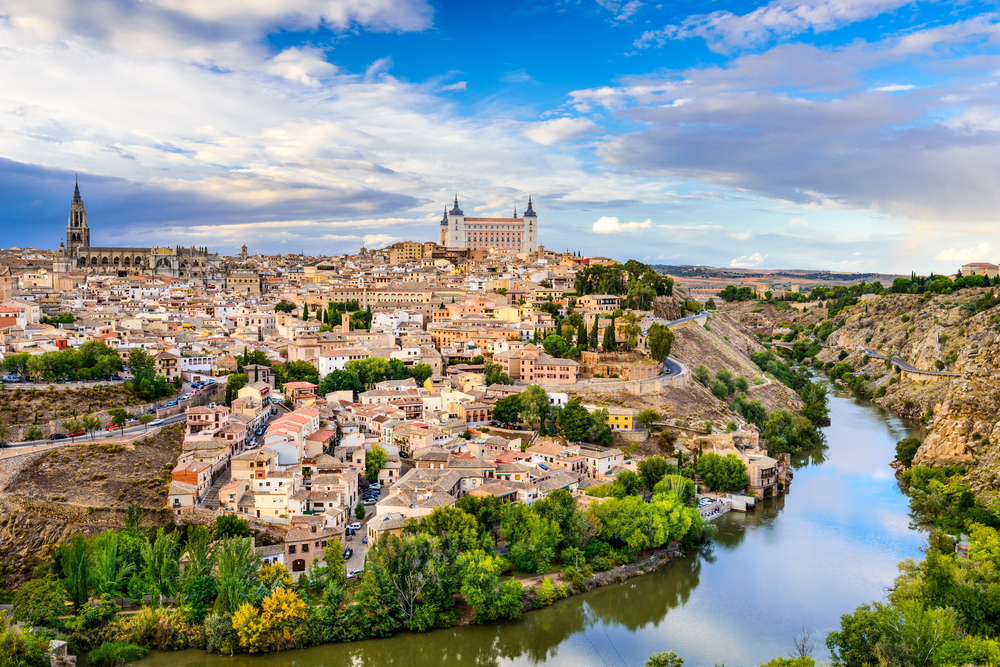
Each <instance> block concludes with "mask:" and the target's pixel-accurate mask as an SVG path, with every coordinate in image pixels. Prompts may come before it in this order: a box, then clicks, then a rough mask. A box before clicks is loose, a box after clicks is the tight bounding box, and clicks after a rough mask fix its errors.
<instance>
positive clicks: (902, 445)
mask: <svg viewBox="0 0 1000 667" xmlns="http://www.w3.org/2000/svg"><path fill="white" fill-rule="evenodd" d="M921 444H922V443H921V442H920V440H918V439H917V438H906V439H904V440H900V441H899V442H897V443H896V460H897V461H899V462H900V463H902V464H903V465H904V466H906V467H907V468H909V467H910V466H911V465H912V464H913V457H914V456H916V455H917V450H918V449H920V445H921Z"/></svg>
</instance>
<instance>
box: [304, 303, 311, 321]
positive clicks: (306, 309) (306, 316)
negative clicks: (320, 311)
mask: <svg viewBox="0 0 1000 667" xmlns="http://www.w3.org/2000/svg"><path fill="white" fill-rule="evenodd" d="M302 319H304V320H308V319H309V306H307V305H306V304H302Z"/></svg>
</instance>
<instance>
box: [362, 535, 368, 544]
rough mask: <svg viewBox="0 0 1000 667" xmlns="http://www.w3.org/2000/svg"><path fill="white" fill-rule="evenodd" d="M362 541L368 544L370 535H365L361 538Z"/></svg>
mask: <svg viewBox="0 0 1000 667" xmlns="http://www.w3.org/2000/svg"><path fill="white" fill-rule="evenodd" d="M361 543H362V544H368V536H367V535H365V536H364V537H362V538H361Z"/></svg>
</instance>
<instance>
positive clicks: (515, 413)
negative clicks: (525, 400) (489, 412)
mask: <svg viewBox="0 0 1000 667" xmlns="http://www.w3.org/2000/svg"><path fill="white" fill-rule="evenodd" d="M520 414H521V399H520V398H519V397H518V395H517V394H514V395H513V396H506V397H504V398H501V399H500V400H498V401H497V402H496V403H495V404H494V405H493V419H495V420H497V421H498V422H501V423H504V424H506V423H507V422H517V420H518V418H519V416H520Z"/></svg>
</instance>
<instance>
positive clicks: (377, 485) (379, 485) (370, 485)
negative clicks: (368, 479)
mask: <svg viewBox="0 0 1000 667" xmlns="http://www.w3.org/2000/svg"><path fill="white" fill-rule="evenodd" d="M368 488H369V489H374V490H376V491H381V490H382V485H381V484H379V483H378V482H375V483H374V484H369V485H368Z"/></svg>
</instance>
